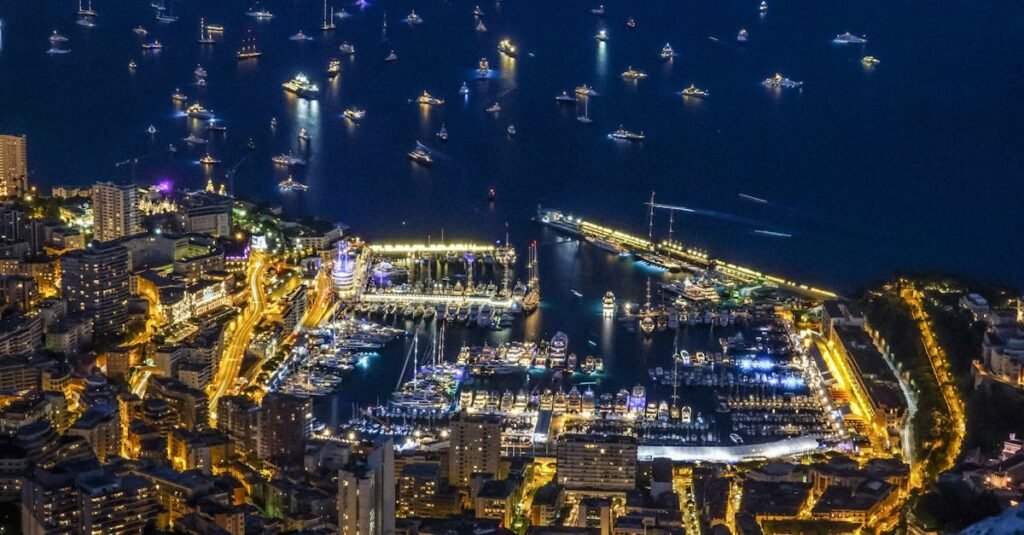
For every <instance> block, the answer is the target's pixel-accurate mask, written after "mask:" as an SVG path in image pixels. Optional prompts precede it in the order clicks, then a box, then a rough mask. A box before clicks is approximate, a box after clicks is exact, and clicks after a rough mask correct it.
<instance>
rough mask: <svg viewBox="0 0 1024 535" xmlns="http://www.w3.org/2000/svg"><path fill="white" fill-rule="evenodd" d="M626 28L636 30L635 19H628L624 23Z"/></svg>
mask: <svg viewBox="0 0 1024 535" xmlns="http://www.w3.org/2000/svg"><path fill="white" fill-rule="evenodd" d="M626 27H627V28H629V29H630V30H633V29H636V19H634V18H633V17H629V19H628V20H627V21H626Z"/></svg>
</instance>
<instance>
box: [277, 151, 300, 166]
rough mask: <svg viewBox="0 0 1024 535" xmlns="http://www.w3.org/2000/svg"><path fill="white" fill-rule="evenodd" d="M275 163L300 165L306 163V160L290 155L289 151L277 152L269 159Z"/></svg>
mask: <svg viewBox="0 0 1024 535" xmlns="http://www.w3.org/2000/svg"><path fill="white" fill-rule="evenodd" d="M270 161H271V162H273V163H274V164H276V165H282V166H285V167H300V166H303V165H306V160H303V159H302V158H298V157H296V156H294V155H292V153H291V151H289V152H288V154H278V155H277V156H274V157H273V158H271V159H270Z"/></svg>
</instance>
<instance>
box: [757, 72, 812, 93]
mask: <svg viewBox="0 0 1024 535" xmlns="http://www.w3.org/2000/svg"><path fill="white" fill-rule="evenodd" d="M761 85H763V86H765V87H767V88H769V89H797V88H800V87H803V85H804V83H803V82H797V81H795V80H790V79H789V78H786V77H785V76H782V75H781V74H779V73H775V76H769V77H768V78H765V79H764V81H762V82H761Z"/></svg>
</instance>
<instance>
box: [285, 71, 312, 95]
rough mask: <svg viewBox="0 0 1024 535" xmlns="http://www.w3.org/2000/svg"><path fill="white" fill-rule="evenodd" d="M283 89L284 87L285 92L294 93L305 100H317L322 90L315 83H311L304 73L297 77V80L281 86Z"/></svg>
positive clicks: (294, 79) (293, 79)
mask: <svg viewBox="0 0 1024 535" xmlns="http://www.w3.org/2000/svg"><path fill="white" fill-rule="evenodd" d="M281 87H283V88H284V89H285V91H288V92H289V93H293V94H295V95H297V96H299V97H300V98H304V99H315V98H317V97H318V96H319V95H320V88H319V87H317V85H316V84H314V83H313V82H311V81H309V78H306V75H305V74H302V73H299V74H297V75H295V78H292V79H291V80H288V81H287V82H285V83H283V84H281Z"/></svg>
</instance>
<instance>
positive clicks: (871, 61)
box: [860, 56, 881, 67]
mask: <svg viewBox="0 0 1024 535" xmlns="http://www.w3.org/2000/svg"><path fill="white" fill-rule="evenodd" d="M860 62H861V63H863V64H864V65H865V66H867V67H873V66H875V65H878V64H879V63H881V62H880V61H879V60H878V58H876V57H875V56H864V57H863V58H860Z"/></svg>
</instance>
